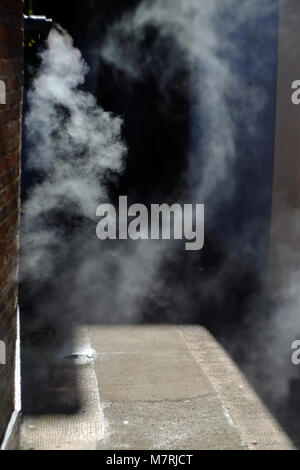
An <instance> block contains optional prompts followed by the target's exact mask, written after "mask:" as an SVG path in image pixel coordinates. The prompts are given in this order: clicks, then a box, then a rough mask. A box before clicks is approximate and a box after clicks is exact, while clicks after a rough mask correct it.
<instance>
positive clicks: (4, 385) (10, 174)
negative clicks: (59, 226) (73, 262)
mask: <svg viewBox="0 0 300 470" xmlns="http://www.w3.org/2000/svg"><path fill="white" fill-rule="evenodd" d="M22 12H23V0H0V80H1V81H2V83H4V84H5V89H6V100H5V101H6V103H5V104H0V341H4V342H5V344H6V364H5V365H4V364H0V442H1V440H2V439H3V436H4V433H5V430H6V427H7V424H8V422H9V419H10V417H11V414H12V412H13V409H14V362H15V340H16V317H17V292H18V290H17V265H18V260H17V253H18V230H19V211H20V195H19V193H20V191H19V187H20V148H21V113H22V83H23V15H22Z"/></svg>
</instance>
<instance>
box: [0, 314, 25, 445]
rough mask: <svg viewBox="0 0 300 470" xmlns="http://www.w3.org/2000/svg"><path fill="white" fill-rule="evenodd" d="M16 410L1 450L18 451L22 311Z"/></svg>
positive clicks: (18, 328) (18, 322) (16, 378)
mask: <svg viewBox="0 0 300 470" xmlns="http://www.w3.org/2000/svg"><path fill="white" fill-rule="evenodd" d="M14 401H15V409H14V411H13V413H12V415H11V418H10V421H9V423H8V426H7V429H6V433H5V436H4V439H3V442H2V444H1V447H0V450H16V448H17V444H18V438H19V427H20V413H21V347H20V310H19V307H18V311H17V338H16V352H15V400H14Z"/></svg>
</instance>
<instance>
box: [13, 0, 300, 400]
mask: <svg viewBox="0 0 300 470" xmlns="http://www.w3.org/2000/svg"><path fill="white" fill-rule="evenodd" d="M273 7H274V3H273V2H272V1H264V2H261V1H258V0H245V1H244V2H241V1H238V0H223V1H222V2H220V1H216V0H203V1H202V2H199V1H198V0H190V1H189V0H188V1H186V0H165V1H155V0H148V1H147V0H145V1H144V2H142V3H140V4H139V6H138V7H137V8H136V9H135V10H134V11H133V12H130V13H127V14H126V15H124V16H123V17H122V18H121V19H120V20H119V21H118V22H116V23H115V24H114V25H113V26H112V27H111V28H110V29H109V31H108V35H107V37H106V39H105V41H104V43H103V44H102V45H101V47H100V48H99V55H100V56H101V57H102V58H103V59H104V60H105V61H106V62H108V63H109V64H110V65H112V66H114V67H115V68H116V69H117V70H122V71H124V72H126V73H127V74H128V75H129V76H130V77H131V78H132V79H133V80H137V81H139V80H143V78H144V76H145V74H147V72H148V71H149V70H151V71H152V72H154V73H155V76H156V79H157V81H158V83H159V85H160V88H161V91H162V96H164V97H165V100H166V103H165V104H166V107H167V104H168V86H169V84H170V82H171V81H172V79H173V78H174V77H176V75H177V73H178V71H180V70H181V69H182V67H183V63H184V66H186V63H188V66H189V67H190V69H191V70H192V71H193V72H192V77H193V80H192V90H191V98H192V100H193V103H194V105H193V109H192V117H193V119H194V120H197V119H199V116H200V115H202V116H205V126H204V127H205V128H204V129H203V139H201V144H200V143H199V142H198V140H197V135H193V134H192V135H191V148H190V155H189V171H188V172H187V186H188V192H189V197H190V198H191V199H192V200H193V201H198V202H201V203H203V202H204V203H206V202H208V201H209V203H210V207H213V212H214V210H217V209H218V208H219V207H220V206H221V205H222V203H223V201H224V197H226V198H230V197H231V195H232V193H233V191H234V189H235V183H236V181H235V180H234V177H233V178H231V176H230V175H231V174H232V171H233V165H234V163H235V161H236V159H237V158H243V155H239V150H238V149H237V148H236V144H235V141H236V133H237V132H238V129H237V126H236V119H237V115H238V116H239V117H240V116H241V113H244V112H247V110H243V109H238V110H236V109H235V114H234V115H233V114H232V108H231V107H230V106H229V105H228V96H229V98H231V97H232V94H235V95H236V96H238V97H239V98H241V96H240V95H239V93H244V90H243V89H242V90H241V87H240V83H241V76H240V75H239V74H238V73H237V71H236V70H235V69H234V67H233V64H234V62H235V60H239V59H240V57H239V54H240V52H239V51H238V50H237V49H236V48H235V40H234V37H235V34H236V33H237V31H240V30H242V29H243V27H244V26H245V25H247V23H248V22H249V20H251V18H253V17H255V16H259V15H260V16H261V17H264V16H265V17H266V18H267V17H268V15H269V14H270V12H271V11H272V8H273ZM149 28H153V30H154V31H155V34H154V38H155V39H154V41H161V40H166V39H169V40H170V41H173V43H174V44H175V45H176V46H175V47H173V48H171V49H170V50H171V54H170V56H168V57H161V56H155V54H151V53H149V54H148V53H147V52H146V53H145V50H144V48H143V44H144V41H145V39H146V38H147V34H148V33H149ZM274 33H275V31H274ZM41 60H42V65H41V68H40V71H39V74H38V76H37V78H36V79H35V81H34V86H33V89H32V91H31V93H30V97H29V104H30V111H29V114H28V115H27V117H26V133H27V139H28V140H29V142H30V148H29V152H28V153H29V162H28V164H29V165H30V166H31V168H32V169H33V170H35V171H39V172H41V173H42V175H43V180H42V182H41V183H40V184H37V185H35V187H34V189H33V191H32V193H31V194H30V196H29V198H28V200H27V201H26V203H25V205H24V207H23V211H24V215H23V229H22V246H23V266H22V273H21V274H22V276H23V280H26V281H28V279H29V280H30V282H31V283H33V282H37V283H40V282H41V281H43V280H45V281H46V280H47V279H49V278H50V277H51V276H54V275H56V276H57V284H56V289H54V292H55V295H56V298H55V299H51V298H50V299H49V297H48V298H47V301H42V300H40V301H39V302H40V306H39V307H40V308H41V309H44V310H47V312H48V313H49V316H51V315H52V314H56V315H57V310H58V305H59V306H60V307H59V308H60V309H61V310H63V309H66V310H70V311H72V312H80V311H82V310H84V311H89V313H91V315H92V316H93V315H94V318H95V319H97V321H99V320H101V321H107V322H113V321H124V322H126V321H132V320H135V321H139V319H140V317H139V314H140V309H141V308H142V305H143V299H144V297H145V296H148V297H149V298H150V299H151V300H153V301H155V303H156V305H157V306H158V308H160V309H161V310H162V311H165V310H168V308H169V304H170V299H172V298H173V299H174V296H175V294H174V285H173V286H172V285H170V284H169V283H168V276H167V275H165V274H163V270H162V266H163V265H165V264H166V263H168V261H170V259H172V257H173V256H174V253H175V252H176V245H174V247H171V249H170V244H169V242H168V244H165V243H163V242H154V241H150V242H146V241H135V242H133V243H131V242H127V245H126V246H125V247H124V245H123V244H121V243H120V244H116V245H114V247H113V248H111V247H107V246H106V245H105V244H103V245H102V246H101V247H100V245H99V241H98V240H96V239H95V234H94V229H95V223H94V222H95V221H94V214H95V209H96V207H97V205H98V204H99V203H100V202H101V201H102V200H103V201H107V199H108V198H109V189H108V187H109V182H110V181H112V182H113V181H114V180H115V179H116V177H117V175H119V174H120V173H121V172H122V168H123V165H124V157H125V154H126V145H125V144H124V142H123V141H122V138H121V125H122V121H121V119H120V118H118V117H113V116H111V115H110V114H109V113H106V112H104V111H103V110H102V109H101V108H100V107H99V106H98V105H97V104H96V101H95V99H94V97H93V96H92V95H91V94H89V93H87V92H86V91H83V89H81V86H82V85H83V83H84V77H85V75H86V73H87V70H88V69H87V66H86V64H85V63H84V61H83V60H82V57H81V55H80V52H79V51H78V50H76V49H74V47H73V46H72V41H71V39H70V37H69V36H68V35H67V34H66V33H63V34H62V33H59V32H57V31H51V33H50V36H49V39H48V44H47V49H46V50H45V51H43V52H42V53H41ZM257 67H259V64H258V65H257ZM178 86H181V84H178ZM264 100H265V97H264V95H263V92H262V91H259V93H258V96H257V97H256V99H255V103H254V111H253V112H254V113H258V114H259V112H260V110H261V109H262V107H263V105H264ZM249 132H253V133H254V132H259V129H257V126H256V127H254V128H253V129H249ZM141 158H142V156H141ZM57 212H59V213H63V214H68V215H69V216H71V217H72V218H75V219H76V218H77V219H80V220H81V219H88V220H89V221H90V222H91V224H90V225H88V226H89V227H90V228H91V230H90V231H87V233H83V232H84V231H81V230H80V228H78V226H76V228H75V230H74V231H73V232H72V234H66V232H65V229H64V224H61V226H60V225H59V224H58V223H57ZM246 241H247V240H246V239H243V240H242V241H240V242H237V243H240V244H241V245H242V244H243V243H245V242H246ZM244 250H245V251H247V250H253V247H251V246H250V245H249V244H247V243H246V245H245V246H244ZM59 258H60V259H64V260H65V262H64V264H63V265H62V264H58V259H59ZM57 266H60V268H59V272H57ZM192 276H194V274H193V273H192V274H191V277H192ZM227 277H228V266H227V265H224V267H223V268H222V269H221V271H220V272H219V273H218V275H217V276H215V278H214V279H213V280H212V281H211V280H210V281H209V282H208V283H204V284H203V286H202V289H203V290H205V289H206V290H207V298H209V297H211V296H216V297H217V296H218V295H219V293H220V291H222V290H224V288H225V289H226V280H227ZM190 280H191V279H187V280H186V283H185V284H184V283H179V284H176V288H175V291H176V298H177V302H178V306H179V308H182V310H183V311H184V310H187V309H189V308H190V304H191V300H190V298H189V296H190V295H191V291H190V290H188V291H186V289H185V287H186V285H187V283H188V282H189V281H190ZM191 282H195V281H191ZM62 285H63V286H68V287H67V288H66V290H67V292H66V293H62V289H61V286H62ZM66 297H67V298H66ZM296 298H297V299H298V294H297V296H296ZM294 305H295V303H294ZM296 305H299V303H297V302H296ZM191 308H192V307H191ZM224 308H227V307H226V306H225V305H224ZM294 313H295V309H294V308H292V314H291V315H289V320H288V322H289V324H288V327H287V328H286V329H285V332H286V334H285V332H284V331H283V330H282V327H281V325H282V316H283V314H284V311H283V310H282V309H280V310H276V315H275V317H274V318H273V319H272V320H270V321H269V320H268V321H265V322H264V321H261V320H259V319H258V320H257V322H256V323H255V325H254V326H251V327H249V328H250V329H251V331H252V332H253V334H255V335H256V336H257V343H255V347H256V346H257V345H258V347H257V356H256V355H255V354H253V351H251V353H250V352H249V354H250V356H251V358H250V360H249V364H248V365H247V367H248V368H249V369H251V368H252V367H253V369H255V370H252V371H251V374H252V376H253V378H254V380H257V381H259V380H260V377H259V373H260V371H261V370H262V369H264V370H266V369H267V368H268V367H269V366H270V362H271V361H272V366H273V365H274V361H276V363H277V365H278V367H276V368H273V369H272V372H270V376H269V377H268V380H269V385H268V386H269V388H270V389H271V388H272V393H275V388H276V387H277V390H276V394H277V397H278V394H279V395H280V396H282V394H285V393H286V391H287V390H286V385H287V383H288V380H289V379H290V377H291V372H290V369H288V368H285V364H286V362H285V361H286V347H289V343H288V341H287V338H289V336H290V334H291V331H293V329H295V327H297V326H298V318H297V317H296V315H295V314H294ZM170 315H171V314H170ZM183 316H184V314H183ZM265 328H267V329H268V336H266V335H265V333H262V331H263V329H265ZM270 338H271V340H270V341H269V339H270ZM241 341H243V339H242V338H241ZM251 341H253V338H252V339H251ZM265 341H267V342H268V344H269V345H271V346H270V349H269V353H268V354H265V352H266V349H265V348H264V342H265ZM231 347H232V348H233V349H235V348H237V349H238V348H239V347H240V343H239V342H238V340H237V341H236V342H235V344H234V345H232V346H231ZM259 348H262V349H263V351H262V352H259ZM262 356H264V357H263V358H262ZM275 369H276V375H277V377H276V378H274V370H275ZM269 370H270V368H269ZM272 374H273V375H272ZM278 374H281V375H280V378H279V375H278ZM292 374H293V373H292ZM270 393H271V392H270Z"/></svg>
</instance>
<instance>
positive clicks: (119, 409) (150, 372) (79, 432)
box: [22, 325, 293, 450]
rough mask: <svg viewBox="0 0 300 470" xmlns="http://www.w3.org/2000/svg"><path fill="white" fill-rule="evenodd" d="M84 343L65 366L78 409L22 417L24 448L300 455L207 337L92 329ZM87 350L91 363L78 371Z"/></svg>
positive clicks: (162, 330)
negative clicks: (283, 451)
mask: <svg viewBox="0 0 300 470" xmlns="http://www.w3.org/2000/svg"><path fill="white" fill-rule="evenodd" d="M83 331H84V334H83ZM82 335H84V337H85V340H84V341H82V340H81V345H80V344H79V343H80V341H79V343H78V342H77V345H76V342H75V343H74V352H75V353H76V354H75V356H74V358H75V359H74V361H72V365H71V366H70V365H69V366H68V367H72V370H74V371H75V372H76V374H77V376H78V377H79V380H77V384H78V387H79V389H80V390H79V392H80V393H79V394H78V395H79V396H80V397H82V398H81V406H80V409H79V410H78V412H77V413H74V414H69V415H63V414H61V415H60V416H47V415H44V416H43V417H41V416H26V417H24V423H23V428H22V447H23V448H25V449H26V448H27V449H28V448H34V449H45V448H48V449H49V448H60V449H64V448H74V449H76V448H81V449H82V448H88V449H114V450H118V449H124V450H125V449H127V450H128V449H153V450H155V449H168V450H172V449H263V448H266V449H288V448H293V445H292V444H291V442H290V441H289V439H288V437H287V436H286V435H285V433H284V432H283V431H282V430H281V429H280V427H279V425H278V424H277V422H276V421H275V420H274V418H273V417H272V416H271V415H270V413H269V412H268V410H267V409H266V408H265V406H264V405H263V403H262V402H261V401H260V399H259V398H258V397H257V395H256V394H255V392H254V390H252V389H251V387H250V386H249V384H248V383H247V382H246V380H245V378H244V377H243V376H242V374H241V373H240V371H239V370H238V369H237V367H236V366H235V364H233V363H232V361H231V359H230V358H229V357H228V355H227V354H226V352H225V351H224V350H223V348H222V347H221V346H220V345H219V344H218V343H217V342H216V341H215V339H214V338H213V337H212V336H211V335H210V334H209V333H208V332H207V330H205V329H204V328H202V327H199V326H184V327H183V326H180V327H176V326H165V325H152V326H149V325H141V326H138V325H134V326H103V325H101V326H99V325H95V326H89V327H88V331H87V330H86V329H81V331H80V333H77V337H79V338H82ZM83 344H85V346H84V347H83ZM80 350H81V351H87V350H92V351H94V353H93V358H91V357H90V360H88V361H87V362H86V363H85V361H81V360H80V357H81V356H80ZM82 357H84V354H82ZM57 367H61V365H59V364H57Z"/></svg>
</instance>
